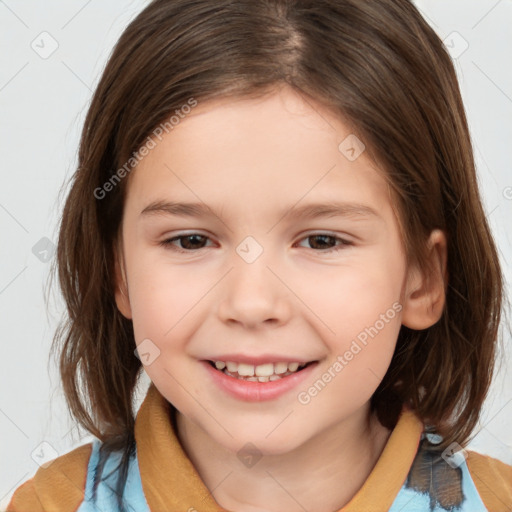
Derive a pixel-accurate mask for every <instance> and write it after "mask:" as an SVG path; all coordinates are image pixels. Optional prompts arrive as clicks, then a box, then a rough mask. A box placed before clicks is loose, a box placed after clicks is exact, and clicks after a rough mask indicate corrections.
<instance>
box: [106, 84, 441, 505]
mask: <svg viewBox="0 0 512 512" xmlns="http://www.w3.org/2000/svg"><path fill="white" fill-rule="evenodd" d="M350 133H351V131H350V129H349V127H348V125H347V124H344V123H343V122H342V120H340V119H339V118H338V117H335V116H334V115H333V114H331V113H330V112H328V111H326V110H325V109H323V108H322V106H320V105H319V104H316V103H314V102H312V101H311V100H310V99H309V100H308V101H304V100H303V99H302V97H301V96H300V95H298V94H297V93H295V92H294V91H292V90H291V89H289V88H287V87H282V88H281V89H279V90H277V91H275V92H273V93H272V94H270V95H268V96H266V97H264V98H259V99H243V100H237V101H234V100H233V99H222V100H215V101H213V102H208V103H204V104H199V105H198V106H197V107H196V108H195V109H193V110H192V112H191V114H189V115H187V117H186V118H185V119H184V120H182V121H181V122H180V124H179V125H177V126H175V127H174V129H173V130H172V131H171V132H170V133H168V134H166V135H164V137H163V139H162V141H161V142H159V143H158V145H157V147H155V148H154V149H152V150H151V152H150V153H149V155H148V156H146V157H145V158H144V159H143V160H142V161H141V162H140V163H139V165H138V167H137V169H136V170H135V171H132V174H131V175H130V178H129V179H130V182H129V186H128V193H127V198H126V203H125V208H124V214H123V221H122V231H121V233H122V239H121V250H120V251H119V257H118V265H117V269H116V276H117V277H116V279H117V290H116V302H117V306H118V308H119V310H120V311H121V313H122V314H123V315H124V316H125V317H126V318H130V319H132V320H133V325H134V332H135V339H136V343H137V344H139V343H141V342H142V340H144V339H146V338H149V339H150V340H151V341H152V342H153V343H154V344H155V345H156V346H157V347H158V348H159V350H160V355H159V357H157V358H156V359H155V360H154V361H153V362H152V363H151V364H150V365H148V366H146V367H145V370H146V372H147V374H148V375H149V377H150V378H151V380H152V381H153V382H154V383H155V385H156V387H157V388H158V390H159V391H160V392H161V393H162V395H163V396H164V397H165V398H166V399H167V400H168V401H169V402H171V403H172V404H173V405H174V406H175V407H176V408H177V410H178V414H177V427H178V432H177V433H178V437H179V439H180V441H181V444H182V445H183V447H184V449H185V451H186V453H187V454H188V456H189V457H190V459H191V460H192V462H193V463H194V465H195V467H196V468H197V471H198V473H199V475H200V476H201V478H202V479H203V481H204V482H205V484H206V485H207V487H208V488H209V489H214V491H213V496H214V498H215V500H216V501H217V503H219V505H221V506H222V507H224V508H225V509H227V510H231V511H237V512H257V511H258V512H259V511H280V510H287V511H290V512H295V511H302V510H304V509H306V510H315V511H317V512H328V511H332V510H338V509H339V508H341V507H343V506H344V505H345V504H347V503H348V502H349V501H350V499H351V498H352V497H353V496H354V494H355V493H356V492H357V491H358V489H359V488H360V487H361V486H362V484H363V483H364V481H365V480H366V478H367V477H368V475H369V473H370V472H371V470H372V468H373V467H374V465H375V463H376V461H377V460H378V458H379V456H380V454H381V452H382V450H383V448H384V446H385V444H386V442H387V440H388V437H389V435H390V432H389V431H388V430H387V429H386V428H384V427H383V426H382V425H381V424H380V423H379V422H378V420H377V418H376V417H375V416H373V415H371V414H370V409H369V400H370V397H371V396H372V394H373V393H374V391H375V390H376V388H377V387H378V385H379V383H380V381H381V380H382V378H383V377H384V375H385V373H386V371H387V369H388V366H389V363H390V361H391V358H392V355H393V351H394V348H395V344H396V340H397V336H398V332H399V329H400V326H401V325H402V324H403V325H406V326H408V327H410V328H412V329H424V328H427V327H429V326H431V325H433V324H434V323H435V322H436V321H437V320H438V319H439V318H440V316H441V313H442V309H443V306H444V278H445V277H446V240H445V236H444V234H443V233H442V232H440V231H433V232H432V234H431V236H430V245H431V248H432V249H431V253H430V257H431V259H432V261H433V262H434V263H435V266H436V269H437V272H436V273H435V275H434V276H433V278H432V279H431V280H429V281H428V285H427V281H425V280H424V279H423V277H422V275H421V273H420V272H419V270H418V269H416V268H407V266H406V258H405V254H404V250H403V244H402V240H401V238H400V232H399V227H398V226H399V225H398V221H397V218H396V216H395V213H394V209H393V205H392V202H391V196H390V192H389V189H388V186H387V184H386V182H385V180H384V178H383V176H382V172H383V171H382V170H380V169H378V168H377V167H376V165H375V164H373V163H372V162H371V160H370V159H369V158H368V157H367V155H366V153H365V152H363V153H362V154H361V155H360V156H359V157H358V158H357V159H356V160H355V161H349V160H348V159H347V158H346V156H345V155H344V154H343V153H342V152H341V151H340V150H339V149H338V146H339V144H340V142H342V141H343V140H344V139H345V138H346V137H347V136H348V135H350ZM155 200H174V201H191V202H204V203H206V205H208V207H210V208H211V209H212V210H213V211H215V212H217V214H218V216H216V215H213V214H212V215H211V216H210V217H204V218H201V217H197V218H194V217H183V216H181V217H180V216H172V215H166V214H154V215H141V211H142V210H143V209H144V208H145V207H146V206H147V205H148V204H149V203H151V202H152V201H155ZM328 200H336V201H343V202H354V203H360V204H364V205H366V206H369V207H371V208H373V209H374V210H376V211H377V212H378V216H377V215H375V216H372V215H366V216H363V215H351V216H331V217H322V218H317V219H312V220H308V219H298V218H297V217H296V216H294V213H293V211H291V208H292V207H293V206H296V207H300V206H303V205H305V204H309V203H320V202H325V201H328ZM283 208H284V210H285V211H287V212H288V215H286V216H285V217H283V215H282V213H280V212H282V211H283ZM190 232H195V233H198V234H200V235H204V236H205V237H207V238H206V239H201V238H199V240H197V239H196V240H195V241H194V240H192V243H191V240H190V239H185V240H183V239H181V240H175V241H174V242H172V245H170V246H167V247H164V246H161V245H159V242H161V241H163V240H166V239H170V238H172V237H175V236H177V235H178V234H180V235H183V234H190ZM325 233H327V235H328V236H329V235H330V236H336V237H340V238H341V239H343V240H346V241H347V242H350V245H340V244H341V242H340V241H339V240H337V239H334V240H333V239H330V238H327V239H324V244H322V241H323V240H322V239H320V240H318V237H317V238H315V237H313V238H311V237H312V235H313V234H315V235H319V234H325ZM247 236H252V237H253V238H254V239H255V240H256V241H257V242H258V244H259V245H260V246H261V247H262V249H263V253H262V254H261V255H260V256H259V257H258V258H257V259H256V260H255V261H254V262H252V263H247V262H246V261H244V260H243V259H242V258H241V257H240V256H239V254H238V253H237V252H236V248H237V246H238V245H239V244H240V242H241V241H242V240H244V238H245V237H247ZM187 242H188V243H189V245H186V244H187ZM173 247H174V248H175V249H179V248H181V249H182V250H186V249H187V248H190V247H192V249H189V252H188V253H180V252H177V251H176V250H173V249H172V248H173ZM196 247H197V248H196ZM333 247H335V248H339V250H338V251H331V252H330V253H326V250H327V249H329V248H333ZM194 248H196V249H194ZM228 271H229V272H228ZM396 303H400V304H401V305H402V309H401V311H400V312H399V313H397V314H396V315H395V316H394V318H393V319H390V320H389V321H388V322H387V323H385V326H384V328H382V329H381V330H380V331H379V332H378V334H377V335H376V336H375V337H374V338H373V339H370V341H369V342H368V344H367V345H366V346H365V347H364V348H363V349H362V350H361V351H360V352H359V353H358V354H357V355H356V356H354V358H353V359H352V360H351V361H350V362H349V363H348V364H347V365H346V366H345V367H344V368H343V370H342V371H341V372H339V373H337V374H336V377H335V378H333V379H332V380H331V382H330V383H329V384H328V385H327V386H326V387H325V388H324V389H323V390H322V391H321V392H320V393H318V394H317V395H316V396H315V397H313V398H312V399H311V400H310V402H309V403H308V404H306V405H304V404H301V403H300V402H299V401H298V399H297V394H298V393H299V392H300V391H304V390H307V389H308V387H309V386H311V385H312V384H313V383H314V382H315V381H316V380H317V379H319V378H321V375H322V374H323V373H324V372H326V371H328V368H329V367H332V365H333V363H334V361H336V358H337V356H339V355H343V354H344V353H345V352H346V351H347V350H348V349H349V347H350V344H351V342H352V341H353V340H354V339H355V338H356V337H357V335H358V334H359V333H361V331H363V330H364V329H365V327H368V326H370V325H374V324H375V322H376V321H377V320H378V319H379V318H380V315H381V314H385V313H386V312H387V311H388V310H389V309H390V308H392V305H393V304H396ZM225 353H245V354H250V355H257V354H266V353H279V354H283V355H290V360H293V359H294V357H295V358H297V359H299V360H308V361H309V360H318V361H319V365H318V366H317V368H316V369H315V372H314V374H313V375H312V376H311V378H310V379H308V381H307V382H306V383H305V384H304V385H301V386H300V389H293V390H292V391H290V392H287V393H286V394H285V395H282V396H280V397H278V398H277V399H274V400H270V401H265V402H260V403H254V402H244V401H242V400H239V399H236V398H233V397H231V396H229V395H227V394H225V393H224V392H223V391H221V390H220V389H219V388H218V387H216V386H214V385H212V384H211V382H210V379H209V375H208V374H207V372H206V371H205V369H204V368H203V367H202V365H201V364H200V363H199V360H201V359H210V358H212V357H213V356H215V355H219V354H225ZM247 442H251V443H253V444H254V445H255V446H256V447H257V448H258V450H259V451H260V452H261V454H262V455H263V457H262V458H261V459H260V461H259V462H258V463H257V464H256V465H254V466H252V467H250V468H249V467H245V466H244V465H243V464H241V463H240V460H239V459H238V458H237V452H238V451H239V450H240V449H241V448H242V447H243V446H244V445H245V444H246V443H247ZM228 475H229V476H228ZM340 482H342V483H343V484H342V485H340Z"/></svg>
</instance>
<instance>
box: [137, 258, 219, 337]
mask: <svg viewBox="0 0 512 512" xmlns="http://www.w3.org/2000/svg"><path fill="white" fill-rule="evenodd" d="M151 252H152V251H146V253H145V254H143V252H142V251H141V252H140V254H135V253H134V254H133V258H132V262H131V267H128V272H129V276H130V281H129V286H130V289H129V294H130V305H131V309H132V316H133V326H134V331H135V337H136V340H137V342H139V341H140V340H142V339H144V338H150V339H154V340H155V342H157V341H156V340H158V343H159V344H160V343H161V344H163V343H167V341H168V340H171V339H174V340H179V339H181V338H180V336H179V334H180V333H183V332H186V329H187V326H188V328H189V329H190V325H192V324H194V323H197V322H198V318H197V315H198V314H199V312H200V308H198V307H196V305H198V304H199V303H200V301H201V298H202V297H203V296H204V295H205V293H207V291H208V289H209V288H210V287H211V285H210V281H211V280H210V279H206V278H204V279H203V278H200V277H196V278H194V279H191V276H190V270H187V269H185V267H184V266H180V265H175V264H174V265H173V264H171V263H169V262H167V261H165V258H162V257H161V256H160V255H159V254H156V253H154V254H153V255H152V254H151ZM155 256H156V257H155ZM127 265H128V262H127Z"/></svg>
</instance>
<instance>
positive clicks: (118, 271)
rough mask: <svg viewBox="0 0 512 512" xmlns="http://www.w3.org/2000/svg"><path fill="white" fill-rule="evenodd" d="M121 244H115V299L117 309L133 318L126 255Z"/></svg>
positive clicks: (126, 316)
mask: <svg viewBox="0 0 512 512" xmlns="http://www.w3.org/2000/svg"><path fill="white" fill-rule="evenodd" d="M119 246H120V244H114V265H115V299H116V305H117V309H119V311H120V313H121V314H122V315H123V316H124V317H125V318H128V319H129V320H130V319H131V318H132V309H131V306H130V299H129V294H128V283H127V281H126V272H125V265H124V257H123V252H122V248H121V249H119Z"/></svg>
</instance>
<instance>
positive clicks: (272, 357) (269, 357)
mask: <svg viewBox="0 0 512 512" xmlns="http://www.w3.org/2000/svg"><path fill="white" fill-rule="evenodd" d="M207 359H208V360H209V361H213V362H215V361H224V362H226V361H232V362H234V363H244V364H253V365H254V366H258V365H260V364H267V363H299V364H306V363H310V362H311V361H313V359H297V358H296V357H293V356H291V357H289V356H283V355H277V354H264V355H259V356H249V355H244V354H222V355H220V356H213V357H208V358H207Z"/></svg>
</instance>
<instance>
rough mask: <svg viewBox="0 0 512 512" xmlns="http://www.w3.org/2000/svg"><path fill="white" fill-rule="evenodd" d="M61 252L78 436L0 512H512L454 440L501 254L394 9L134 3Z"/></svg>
mask: <svg viewBox="0 0 512 512" xmlns="http://www.w3.org/2000/svg"><path fill="white" fill-rule="evenodd" d="M57 262H58V277H59V280H60V285H61V288H62V291H63V294H64V297H65V300H66V303H67V308H68V312H69V321H68V322H67V323H66V324H65V325H64V326H62V329H60V330H59V332H58V333H57V336H56V338H55V344H54V349H55V351H57V352H59V353H60V371H61V374H62V381H63V387H64V391H65V394H66V397H67V401H68V403H69V407H70V410H71V412H72V414H73V415H74V417H75V418H76V420H77V421H78V422H79V423H80V424H81V425H82V426H83V427H84V428H85V429H87V430H88V431H89V432H91V433H92V434H93V435H94V436H96V437H97V438H98V439H97V440H95V441H94V442H93V443H89V444H87V445H83V446H80V447H78V448H76V449H75V450H73V451H71V452H69V453H68V454H65V455H62V456H60V457H57V458H56V459H55V460H54V461H52V462H51V463H50V464H49V465H48V466H47V467H44V468H41V469H39V470H38V471H37V473H36V474H35V476H34V477H33V478H32V479H30V480H29V481H27V482H26V483H25V484H23V485H22V486H20V487H19V488H18V489H17V490H16V492H15V494H14V496H13V498H12V500H11V503H10V505H9V508H8V510H10V511H25V510H27V511H28V510H30V511H37V510H52V511H57V510H58V511H63V512H64V511H65V512H67V511H75V510H79V511H80V512H84V511H92V510H104V511H107V510H136V511H148V510H152V511H164V510H165V511H173V512H174V511H176V512H177V511H189V512H192V511H214V510H217V511H218V510H224V511H236V512H256V511H278V510H287V511H291V512H294V511H303V510H307V511H315V512H328V511H333V510H336V511H345V512H348V511H365V512H367V511H385V510H392V511H393V512H398V511H399V510H407V511H410V510H414V511H437V512H439V511H445V510H450V511H464V512H469V511H471V512H477V511H484V510H491V511H505V510H508V511H510V510H512V467H510V466H508V465H506V464H504V463H502V462H500V461H498V460H496V459H492V458H489V457H486V456H483V455H479V454H477V453H473V452H469V451H467V450H465V449H464V446H466V445H467V444H468V442H469V440H470V438H471V434H472V432H473V430H474V428H475V426H476V424H477V421H478V418H479V414H480V410H481V407H482V403H483V401H484V399H485V397H486V393H487V390H488V387H489V384H490V381H491V376H492V370H493V368H494V360H495V354H496V348H497V346H496V343H497V339H498V336H497V333H498V326H499V322H500V312H501V305H502V277H501V272H500V268H499V263H498V256H497V252H496V247H495V244H494V242H493V239H492V237H491V234H490V230H489V226H488V224H487V221H486V218H485V214H484V211H483V208H482V204H481V201H480V197H479V191H478V187H477V180H476V175H475V166H474V161H473V155H472V148H471V143H470V136H469V132H468V126H467V122H466V118H465V114H464V108H463V105H462V101H461V96H460V92H459V88H458V84H457V80H456V75H455V72H454V68H453V65H452V62H451V59H450V57H449V55H448V53H447V52H446V50H445V49H444V47H443V44H442V42H441V41H440V40H439V38H438V37H437V36H436V35H435V33H434V32H433V31H432V30H431V29H430V27H429V26H428V25H427V23H426V22H425V21H424V20H423V19H422V17H421V15H420V14H419V13H418V11H417V10H416V9H415V7H414V6H413V5H412V4H411V3H410V2H409V1H408V0H382V1H379V2H375V1H373V0H258V1H255V0H238V1H236V2H233V1H232V0H218V1H216V2H211V1H207V0H194V1H191V0H154V1H153V2H151V3H150V4H149V5H148V6H147V8H145V9H144V11H143V12H141V13H140V14H139V16H137V18H136V19H135V20H134V21H133V22H132V23H131V24H130V26H129V27H128V28H127V29H126V31H125V32H124V34H123V35H122V36H121V38H120V40H119V42H118V43H117V45H116V47H115V50H114V52H113V54H112V56H111V57H110V60H109V62H108V65H107V67H106V69H105V71H104V73H103V76H102V79H101V81H100V83H99V85H98V88H97V90H96V92H95V94H94V97H93V100H92V103H91V106H90V109H89V112H88V115H87V118H86V121H85V126H84V129H83V134H82V139H81V144H80V151H79V167H78V170H77V172H76V173H75V175H74V178H73V182H72V187H71V190H70V193H69V196H68V199H67V202H66V205H65V208H64V212H63V217H62V224H61V229H60V237H59V243H58V258H57ZM142 368H144V370H145V371H146V373H147V374H148V376H149V378H150V379H151V384H150V386H149V389H148V391H147V395H146V398H145V400H144V402H143V404H142V406H141V407H140V409H139V411H138V413H137V416H136V419H135V418H134V412H133V395H134V390H135V388H136V385H137V382H138V378H139V377H140V375H141V373H142V372H141V369H142Z"/></svg>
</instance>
